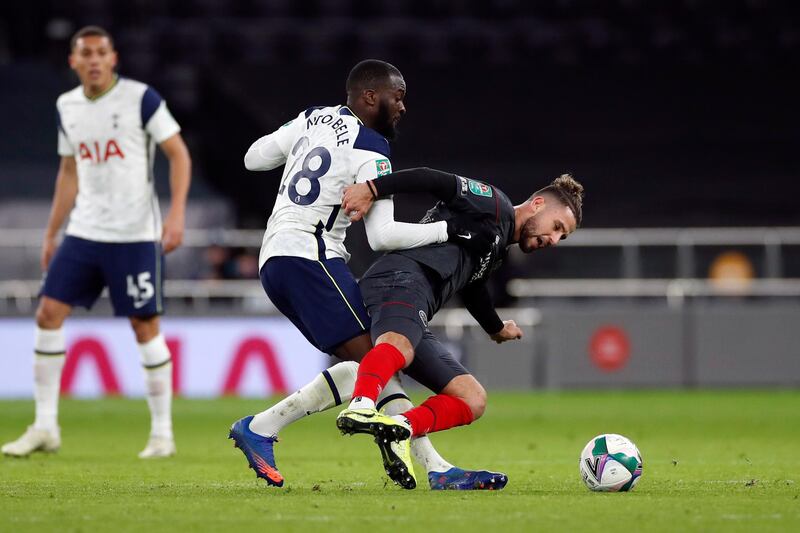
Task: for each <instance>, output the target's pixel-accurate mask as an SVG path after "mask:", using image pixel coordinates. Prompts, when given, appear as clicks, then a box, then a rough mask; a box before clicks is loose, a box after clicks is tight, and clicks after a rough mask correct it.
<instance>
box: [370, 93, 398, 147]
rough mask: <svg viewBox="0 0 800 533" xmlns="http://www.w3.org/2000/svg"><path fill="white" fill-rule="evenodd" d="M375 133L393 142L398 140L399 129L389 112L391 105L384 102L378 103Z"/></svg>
mask: <svg viewBox="0 0 800 533" xmlns="http://www.w3.org/2000/svg"><path fill="white" fill-rule="evenodd" d="M375 124H376V126H375V131H377V132H378V133H380V134H381V135H383V136H384V137H386V138H387V139H389V140H390V141H393V140H395V139H396V138H397V128H396V127H395V126H394V123H393V122H392V116H391V113H390V112H389V104H387V103H386V102H385V101H383V100H379V101H378V117H377V119H376V120H375Z"/></svg>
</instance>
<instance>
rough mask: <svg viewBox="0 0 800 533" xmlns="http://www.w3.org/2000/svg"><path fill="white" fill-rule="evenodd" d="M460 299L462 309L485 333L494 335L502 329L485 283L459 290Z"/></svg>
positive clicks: (474, 284) (501, 323)
mask: <svg viewBox="0 0 800 533" xmlns="http://www.w3.org/2000/svg"><path fill="white" fill-rule="evenodd" d="M461 297H462V298H463V300H464V307H466V308H467V311H469V314H471V315H472V316H473V317H474V318H475V320H477V321H478V324H480V326H481V327H482V328H483V330H484V331H485V332H486V333H488V334H489V335H494V334H495V333H499V332H500V330H502V329H503V321H502V320H501V319H500V316H499V315H498V314H497V311H496V310H495V308H494V302H492V296H491V294H489V288H488V287H487V286H486V283H485V282H484V283H473V284H471V285H467V286H466V287H464V288H463V289H462V290H461Z"/></svg>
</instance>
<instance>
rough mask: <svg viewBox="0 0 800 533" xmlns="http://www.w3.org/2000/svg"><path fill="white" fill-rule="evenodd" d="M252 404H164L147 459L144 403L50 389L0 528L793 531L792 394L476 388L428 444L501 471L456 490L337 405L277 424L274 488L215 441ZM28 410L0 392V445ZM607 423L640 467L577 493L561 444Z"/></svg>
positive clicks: (6, 490) (795, 459) (576, 444)
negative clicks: (163, 451) (60, 396)
mask: <svg viewBox="0 0 800 533" xmlns="http://www.w3.org/2000/svg"><path fill="white" fill-rule="evenodd" d="M266 405H267V402H265V401H254V400H240V399H222V400H209V401H200V400H194V401H192V400H183V399H179V400H177V401H176V403H175V429H176V435H177V443H178V456H177V457H175V458H173V459H166V460H156V461H150V462H146V461H141V460H139V459H137V458H136V453H137V452H138V451H139V450H140V449H141V448H142V447H143V445H144V442H145V440H146V433H147V429H148V417H147V414H146V407H145V404H144V401H141V400H140V401H136V400H123V399H108V400H99V401H77V400H64V401H63V402H62V406H61V425H62V436H63V446H62V449H61V451H60V452H59V453H58V454H55V455H41V454H40V455H37V456H34V457H32V458H30V459H11V458H3V459H1V460H0V531H3V532H6V531H8V532H22V531H61V532H67V531H83V532H86V531H115V532H117V531H147V532H157V531H173V532H174V531H223V530H224V531H270V532H285V531H310V530H312V529H316V530H317V531H320V532H321V531H348V532H351V533H352V532H360V531H365V532H375V531H402V532H407V531H428V532H432V531H503V532H504V533H505V532H509V531H534V530H536V531H541V530H551V531H578V530H593V531H596V530H603V531H619V530H627V531H642V530H660V531H685V530H693V531H800V499H798V497H799V496H800V393H798V392H797V391H763V392H762V391H714V392H707V391H698V392H678V391H661V392H570V393H494V394H490V396H489V408H488V410H487V414H486V416H485V417H484V418H483V419H482V420H480V421H478V422H477V423H476V424H474V425H473V426H470V427H466V428H459V429H456V430H451V431H448V432H444V433H441V434H438V435H435V436H434V439H433V440H434V443H435V444H436V445H437V447H438V448H439V450H440V451H441V452H442V454H443V455H444V456H445V457H447V458H449V459H450V460H451V461H452V462H454V463H456V464H458V465H461V466H465V467H478V466H480V467H490V468H493V469H498V470H502V471H504V472H507V473H508V474H509V477H510V481H509V484H508V487H506V489H505V490H503V491H500V492H470V493H464V492H432V491H429V490H427V486H426V485H425V483H424V477H422V476H420V481H422V483H421V484H420V485H421V486H420V487H419V488H417V490H414V491H404V490H402V489H400V488H398V487H396V486H394V485H392V484H387V483H386V480H385V477H384V475H383V472H382V468H381V465H380V461H379V453H378V450H377V448H376V447H375V445H374V444H373V443H372V442H371V441H370V440H369V438H368V437H367V436H364V435H357V436H354V437H342V436H340V435H339V434H338V432H337V430H336V428H335V426H334V417H335V414H336V411H337V410H331V411H329V412H328V413H324V414H322V415H315V416H314V417H312V418H309V419H306V420H304V421H302V422H300V423H298V424H295V425H294V426H292V427H290V428H288V429H287V430H285V431H284V432H283V434H282V435H281V443H280V444H279V445H278V447H277V449H276V454H277V460H278V466H279V468H280V470H281V472H282V473H283V475H284V476H285V477H286V479H287V484H286V485H285V486H284V487H283V488H282V489H276V488H273V487H267V486H265V485H264V484H263V482H261V481H256V479H255V475H254V473H253V472H252V471H251V470H248V469H247V467H246V463H245V460H244V458H243V456H242V455H241V454H240V452H239V451H238V450H235V449H234V448H233V445H232V441H229V440H227V439H226V437H227V429H228V426H229V425H230V424H231V422H233V421H234V420H236V419H237V418H239V417H241V416H244V415H246V414H250V413H254V412H256V411H259V410H261V409H262V408H263V407H264V406H266ZM32 411H33V406H32V402H22V401H5V402H0V413H2V416H1V417H0V440H1V441H2V442H5V441H7V440H10V439H12V438H16V437H17V436H18V434H19V433H20V432H21V431H22V430H23V429H24V426H25V425H26V424H28V423H30V421H31V418H32ZM612 432H616V433H621V434H623V435H626V436H628V437H630V438H631V439H633V440H634V442H636V443H637V445H638V446H639V448H640V449H641V451H642V454H643V458H644V475H643V477H642V480H641V482H640V484H639V486H638V487H637V488H636V490H635V491H634V492H631V493H620V494H595V493H590V492H589V491H587V490H586V489H585V488H584V486H583V484H582V482H581V480H580V478H579V475H578V465H577V462H578V456H579V454H580V451H581V449H582V447H583V445H584V444H585V443H586V442H587V441H588V440H589V439H590V438H591V437H593V436H594V435H595V434H598V433H612ZM244 528H249V529H244ZM256 528H257V529H256Z"/></svg>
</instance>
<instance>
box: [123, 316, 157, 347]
mask: <svg viewBox="0 0 800 533" xmlns="http://www.w3.org/2000/svg"><path fill="white" fill-rule="evenodd" d="M130 321H131V327H132V328H133V333H134V335H135V336H136V342H138V343H139V344H144V343H146V342H150V341H151V340H153V339H154V338H155V337H156V336H157V335H158V333H159V320H158V316H157V315H156V316H151V317H131V318H130Z"/></svg>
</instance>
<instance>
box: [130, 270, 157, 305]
mask: <svg viewBox="0 0 800 533" xmlns="http://www.w3.org/2000/svg"><path fill="white" fill-rule="evenodd" d="M127 280H128V296H130V297H131V298H133V307H135V308H136V309H140V308H142V307H144V306H145V305H147V302H149V301H150V298H152V297H153V295H154V294H155V293H156V291H155V288H154V287H153V283H152V282H151V281H150V272H140V273H139V274H138V275H137V276H135V278H134V276H133V275H129V276H128V278H127Z"/></svg>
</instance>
